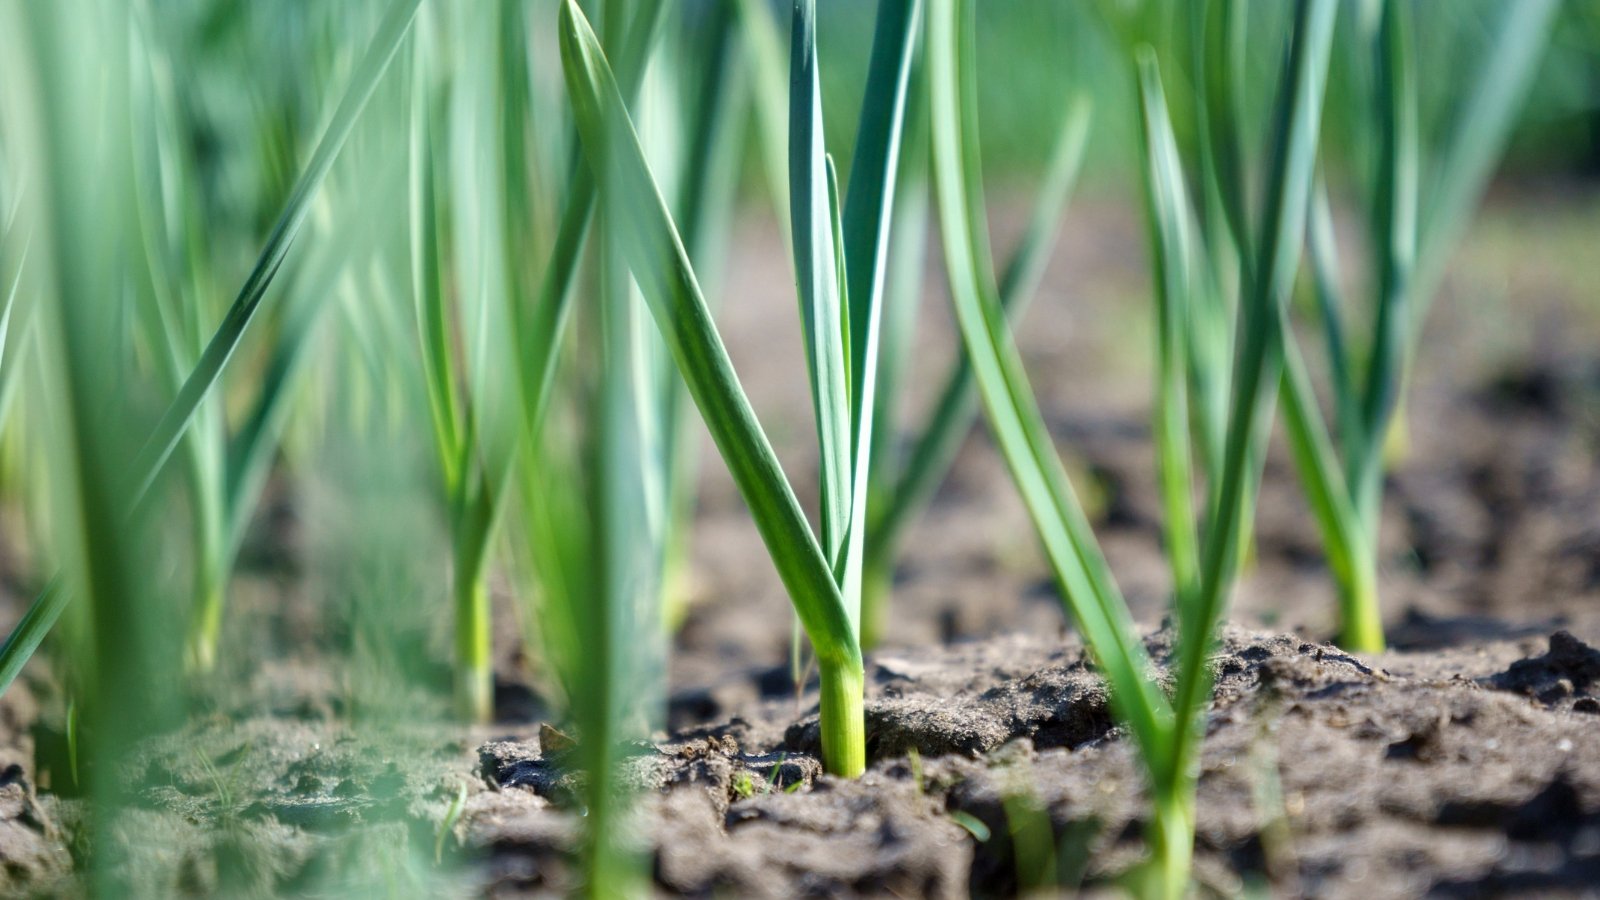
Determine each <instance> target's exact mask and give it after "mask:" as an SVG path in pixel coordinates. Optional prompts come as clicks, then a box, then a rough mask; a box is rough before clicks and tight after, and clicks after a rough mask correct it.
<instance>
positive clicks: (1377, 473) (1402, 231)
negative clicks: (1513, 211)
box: [1346, 0, 1420, 535]
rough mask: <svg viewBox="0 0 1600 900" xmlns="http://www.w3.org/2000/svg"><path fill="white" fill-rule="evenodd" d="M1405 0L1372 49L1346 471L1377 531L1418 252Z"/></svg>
mask: <svg viewBox="0 0 1600 900" xmlns="http://www.w3.org/2000/svg"><path fill="white" fill-rule="evenodd" d="M1409 9H1410V6H1409V4H1408V3H1407V2H1406V0H1388V2H1386V3H1384V5H1383V11H1382V16H1381V19H1380V21H1379V26H1378V35H1377V40H1376V41H1375V44H1376V47H1375V53H1374V56H1375V57H1376V60H1375V62H1376V65H1375V69H1376V71H1377V90H1376V93H1377V96H1376V97H1375V98H1374V99H1375V103H1374V104H1373V106H1374V108H1375V111H1376V118H1377V121H1376V122H1375V123H1374V125H1375V128H1374V130H1375V131H1376V132H1377V135H1378V159H1377V178H1376V182H1375V184H1374V185H1373V189H1374V197H1373V221H1374V227H1373V235H1374V246H1375V250H1376V254H1377V281H1378V284H1377V298H1376V299H1377V315H1376V321H1375V322H1374V324H1373V332H1372V354H1371V358H1370V360H1369V361H1368V365H1367V372H1366V382H1365V384H1364V385H1363V386H1362V392H1361V397H1360V404H1361V407H1360V409H1361V415H1360V419H1359V426H1360V428H1361V438H1360V440H1357V441H1354V442H1352V443H1351V444H1350V445H1348V448H1347V450H1348V453H1349V456H1348V458H1347V460H1346V477H1347V479H1348V482H1349V487H1350V491H1351V495H1350V496H1351V500H1352V501H1353V504H1354V507H1355V512H1356V515H1357V516H1359V517H1360V519H1361V521H1362V523H1363V525H1364V527H1365V529H1366V531H1367V532H1368V533H1369V534H1372V535H1376V534H1377V528H1378V522H1377V516H1378V502H1379V499H1380V497H1381V495H1382V475H1383V441H1384V437H1385V436H1386V434H1387V433H1388V428H1389V419H1390V416H1391V415H1392V413H1393V412H1394V408H1395V403H1396V401H1397V400H1398V398H1399V396H1400V384H1401V380H1402V378H1403V372H1404V368H1405V366H1406V358H1407V356H1408V355H1409V353H1408V349H1407V348H1408V347H1410V346H1411V344H1412V341H1411V332H1412V330H1413V328H1414V325H1415V322H1414V313H1413V312H1412V310H1411V306H1412V303H1411V297H1412V293H1411V279H1412V276H1413V269H1414V267H1415V263H1416V256H1417V192H1418V180H1419V178H1420V174H1419V172H1418V168H1419V161H1418V156H1419V152H1420V151H1419V146H1418V134H1417V130H1418V124H1417V87H1416V78H1415V75H1414V74H1413V71H1412V58H1413V57H1414V56H1415V55H1416V52H1415V47H1414V45H1413V43H1412V41H1411V24H1410V12H1409Z"/></svg>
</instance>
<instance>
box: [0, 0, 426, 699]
mask: <svg viewBox="0 0 1600 900" xmlns="http://www.w3.org/2000/svg"><path fill="white" fill-rule="evenodd" d="M420 2H421V0H395V2H394V4H393V5H392V6H391V7H390V8H389V11H388V13H387V14H386V15H385V16H384V19H383V21H382V22H380V23H379V25H378V29H377V32H376V33H375V35H374V37H373V40H372V43H371V45H370V46H369V47H368V49H367V52H366V55H365V56H364V57H363V58H362V60H361V63H360V64H359V65H358V66H357V67H356V69H355V72H354V74H353V75H352V76H351V79H350V84H349V86H348V87H347V88H346V89H345V94H344V97H343V99H341V100H340V102H339V106H338V108H337V109H336V110H335V111H334V115H333V118H332V119H331V120H330V121H329V124H328V127H327V129H326V130H325V131H324V132H323V136H322V139H321V141H319V142H318V144H317V147H316V149H315V150H314V151H313V152H312V155H311V160H310V162H309V163H307V166H306V169H305V171H304V172H303V173H302V175H301V177H300V180H299V181H298V182H297V183H296V186H295V189H294V191H293V192H292V193H291V195H290V197H289V200H288V202H287V203H286V204H285V206H284V209H283V212H282V213H281V214H280V216H279V218H278V222H277V224H276V225H275V226H274V227H273V230H272V232H271V234H270V235H269V236H268V238H267V243H266V246H265V247H264V248H263V250H262V252H261V255H260V257H259V258H258V259H257V261H256V264H255V267H254V268H253V269H252V270H251V272H250V275H249V277H248V278H247V279H246V280H245V284H244V287H243V288H241V289H240V291H239V295H238V297H237V298H236V299H235V300H234V303H233V305H232V306H231V307H230V308H229V310H228V313H227V315H226V316H225V317H224V319H223V321H222V324H221V325H220V326H219V327H218V329H217V331H216V334H215V335H214V336H213V337H212V339H211V341H210V343H208V344H207V345H206V349H205V352H204V353H203V354H202V355H201V357H200V361H199V363H198V364H197V365H196V367H195V369H194V371H193V372H192V373H190V375H189V377H188V379H186V380H185V381H184V384H183V387H182V388H181V389H180V390H179V392H178V395H177V396H176V397H175V398H174V399H173V401H172V403H171V405H170V406H169V407H168V408H167V411H166V413H165V414H164V415H163V416H162V417H161V420H160V421H159V422H158V423H157V425H156V427H155V430H154V431H153V432H152V434H151V435H150V437H149V438H148V439H147V441H146V442H145V445H144V447H143V448H142V449H141V450H140V452H139V454H138V456H137V457H136V458H135V459H134V461H133V464H132V466H131V468H130V469H129V470H128V473H127V475H128V482H129V483H130V484H131V485H133V486H134V488H133V496H134V497H135V498H136V501H135V502H136V503H142V501H143V500H144V498H146V497H148V496H149V493H150V487H151V485H153V484H154V483H155V480H156V478H157V477H158V476H159V475H160V473H161V470H162V468H163V467H164V466H165V465H166V462H167V460H168V459H169V458H170V457H171V455H172V451H173V449H174V448H176V447H177V444H178V441H179V439H180V438H181V437H182V435H183V432H184V430H185V429H186V428H187V426H188V424H189V421H190V419H191V418H192V417H193V416H194V414H195V411H196V410H197V409H198V408H199V407H200V404H201V402H202V401H203V400H204V399H205V396H206V393H207V392H208V391H209V390H210V388H211V386H212V385H213V384H215V382H216V380H217V378H218V377H219V376H220V375H221V374H222V369H223V367H224V366H225V365H226V364H227V361H228V359H229V358H230V357H231V356H232V355H233V351H234V349H235V348H237V347H238V345H239V342H240V341H241V340H242V339H243V337H244V332H245V330H246V328H247V327H248V326H249V324H250V322H251V320H252V318H253V317H254V315H255V313H256V311H257V309H258V308H259V307H260V305H261V302H262V300H263V298H264V297H265V296H266V292H267V289H268V288H269V287H270V286H271V285H272V281H273V278H274V277H275V276H276V275H277V273H278V269H279V268H280V267H281V266H282V265H283V260H284V257H285V256H286V255H287V254H288V252H289V247H290V245H291V244H292V243H293V241H294V238H295V236H296V235H297V234H298V233H299V229H300V226H301V224H302V223H303V222H304V221H305V217H306V215H307V214H308V213H309V212H310V209H311V201H312V199H313V197H314V196H315V194H316V191H317V188H319V187H320V186H321V184H322V181H323V179H324V178H326V177H327V174H328V171H329V170H330V169H331V168H332V167H333V162H334V160H335V158H337V156H338V153H339V149H340V148H341V147H342V146H343V145H344V142H345V139H346V138H348V137H349V136H350V131H351V129H352V128H353V127H354V125H355V120H356V119H357V117H358V116H359V115H360V113H361V110H362V109H363V108H364V107H365V105H366V102H367V100H368V99H370V98H371V96H372V94H373V91H374V90H376V88H377V84H378V81H379V79H380V78H381V77H382V76H383V73H384V71H385V70H386V69H387V67H388V64H389V61H390V60H391V59H392V58H393V57H394V54H395V52H396V51H397V50H398V49H399V47H400V42H401V40H402V39H403V38H404V37H405V34H406V31H407V29H409V27H410V25H411V20H412V18H413V16H414V15H415V13H416V10H417V6H418V4H419V3H420ZM66 601H67V592H66V591H63V590H61V585H60V583H59V581H58V580H57V579H54V578H52V579H51V582H50V585H49V586H48V587H46V588H45V590H44V591H43V592H42V593H41V594H40V595H39V596H38V597H37V598H35V600H34V601H33V603H32V604H31V605H30V606H29V608H28V611H27V613H26V614H24V616H23V617H22V619H21V621H19V622H18V623H17V626H16V628H15V629H13V630H12V633H11V635H10V636H9V637H8V638H7V639H6V642H5V645H4V646H0V692H3V691H4V690H5V689H6V688H8V687H10V685H11V682H12V680H13V679H15V678H16V676H17V674H18V673H19V672H21V670H22V666H23V665H24V664H26V663H27V661H28V659H29V657H31V656H32V655H33V652H34V650H36V649H37V648H38V646H39V644H40V643H41V642H42V641H43V640H44V637H45V635H46V634H48V633H49V631H50V629H51V628H52V627H53V626H54V625H55V622H56V619H57V618H59V617H60V614H61V610H62V609H63V608H64V606H65V604H66Z"/></svg>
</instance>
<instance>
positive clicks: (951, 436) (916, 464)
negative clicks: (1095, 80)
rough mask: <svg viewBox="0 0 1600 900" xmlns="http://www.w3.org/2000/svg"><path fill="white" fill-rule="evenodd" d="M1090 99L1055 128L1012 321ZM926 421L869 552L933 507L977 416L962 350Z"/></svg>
mask: <svg viewBox="0 0 1600 900" xmlns="http://www.w3.org/2000/svg"><path fill="white" fill-rule="evenodd" d="M1091 109H1092V106H1091V101H1090V100H1089V96H1088V95H1087V94H1084V93H1079V94H1075V95H1073V97H1072V99H1071V100H1070V101H1069V102H1068V104H1067V106H1066V109H1065V114H1064V115H1063V117H1062V119H1061V124H1060V127H1059V129H1058V131H1057V135H1056V142H1055V146H1054V148H1053V149H1052V151H1051V154H1050V162H1049V166H1048V169H1047V170H1046V174H1045V178H1044V181H1043V183H1042V184H1041V185H1040V187H1039V191H1038V194H1037V197H1036V199H1035V202H1034V204H1033V209H1032V214H1031V215H1030V216H1029V218H1028V226H1027V230H1026V231H1024V232H1023V236H1022V238H1021V239H1020V240H1019V241H1018V242H1017V246H1016V248H1015V249H1014V250H1013V251H1012V255H1011V258H1010V260H1009V261H1008V262H1007V264H1006V268H1005V274H1004V275H1003V276H1002V277H1001V281H1000V288H999V290H1000V306H1001V308H1002V309H1003V310H1004V311H1005V314H1006V318H1007V320H1008V321H1009V322H1010V323H1013V324H1014V323H1016V322H1017V321H1019V320H1020V319H1021V317H1022V315H1023V313H1024V312H1026V311H1027V308H1028V305H1029V304H1030V303H1031V302H1032V300H1033V298H1034V295H1035V294H1036V293H1037V289H1038V284H1039V280H1040V278H1041V277H1042V276H1043V274H1044V269H1045V264H1046V263H1047V262H1049V259H1050V250H1051V249H1052V248H1053V247H1054V246H1055V238H1056V235H1057V234H1058V233H1059V231H1060V223H1061V217H1062V212H1063V210H1064V209H1065V207H1066V205H1067V201H1068V199H1069V198H1070V197H1071V195H1072V188H1073V186H1074V185H1075V184H1076V183H1077V179H1078V173H1079V172H1080V171H1081V169H1082V166H1083V158H1084V150H1085V148H1086V147H1087V146H1088V138H1089V123H1090V119H1091ZM937 397H938V399H937V400H935V401H934V405H933V411H932V412H931V413H929V415H928V419H927V423H926V424H925V425H924V426H923V427H922V428H921V429H918V430H917V431H915V432H914V433H915V434H916V435H917V438H916V442H915V444H914V445H913V446H912V450H911V453H910V456H909V457H908V461H907V463H906V467H905V470H904V471H903V472H902V473H901V475H900V477H899V478H898V479H897V480H896V482H895V485H894V487H893V489H892V493H891V495H890V498H889V501H888V505H887V506H886V507H884V509H883V512H882V513H881V514H880V515H878V516H877V517H876V520H875V521H874V522H872V523H870V524H869V527H868V529H867V539H868V540H869V541H872V542H874V543H876V544H878V545H879V546H880V548H881V549H880V550H877V551H874V550H869V551H868V556H869V557H874V558H876V557H877V555H878V554H879V553H892V552H893V550H892V546H893V545H894V544H896V543H897V541H898V538H899V536H900V535H901V534H903V533H904V531H905V529H906V527H907V526H909V524H910V521H911V519H912V517H913V516H914V515H915V514H916V513H917V511H919V510H921V509H923V508H924V507H926V506H927V505H928V502H929V501H930V500H931V499H932V498H933V494H934V492H935V491H937V490H938V488H939V485H940V484H941V483H943V482H944V479H945V476H946V474H948V473H949V471H950V467H951V465H953V464H954V462H955V457H956V453H957V452H959V451H960V449H961V443H962V442H963V441H964V440H966V437H967V435H968V434H969V433H971V431H972V426H973V424H974V423H975V422H976V421H977V418H978V415H979V411H980V410H979V398H978V391H977V388H976V386H975V385H974V378H973V370H972V362H971V360H970V359H968V357H967V354H966V351H965V350H963V351H962V352H961V354H960V356H959V358H958V359H957V360H956V362H955V363H954V364H953V365H952V366H951V369H950V372H949V374H948V375H947V376H946V378H945V380H944V386H943V387H942V388H941V389H940V390H939V393H938V394H937Z"/></svg>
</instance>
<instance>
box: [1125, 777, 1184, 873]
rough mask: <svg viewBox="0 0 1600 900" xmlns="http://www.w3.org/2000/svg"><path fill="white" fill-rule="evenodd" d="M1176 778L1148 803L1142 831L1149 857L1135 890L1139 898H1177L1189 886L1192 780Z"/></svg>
mask: <svg viewBox="0 0 1600 900" xmlns="http://www.w3.org/2000/svg"><path fill="white" fill-rule="evenodd" d="M1178 781H1179V783H1178V784H1177V785H1174V786H1173V787H1172V788H1171V789H1168V790H1163V791H1161V792H1160V793H1159V794H1158V796H1157V797H1156V798H1155V803H1154V804H1153V805H1152V809H1151V813H1152V815H1151V819H1150V823H1149V826H1148V828H1147V829H1146V832H1145V843H1146V844H1148V845H1149V848H1150V858H1149V861H1148V865H1147V868H1146V869H1145V870H1144V872H1143V873H1142V874H1143V876H1144V877H1143V882H1142V883H1141V884H1140V885H1138V891H1137V893H1138V894H1139V896H1142V897H1160V898H1164V900H1177V898H1180V897H1182V896H1183V895H1184V894H1185V893H1186V892H1187V891H1188V888H1189V873H1190V868H1191V866H1192V864H1193V862H1194V779H1193V778H1190V777H1188V776H1182V775H1180V776H1179V779H1178Z"/></svg>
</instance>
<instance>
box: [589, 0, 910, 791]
mask: <svg viewBox="0 0 1600 900" xmlns="http://www.w3.org/2000/svg"><path fill="white" fill-rule="evenodd" d="M919 12H920V4H919V3H918V2H916V0H909V2H891V3H885V4H883V6H882V7H881V8H880V12H879V19H878V30H877V37H876V38H875V40H874V48H873V56H872V61H871V64H870V70H869V75H868V82H867V93H866V101H865V103H864V104H863V114H862V119H861V122H862V127H861V129H860V131H859V133H858V140H857V149H856V151H855V157H854V163H853V167H852V172H853V175H852V179H853V180H852V188H851V192H850V195H849V197H848V198H847V205H846V206H845V207H844V209H843V211H842V212H841V211H840V208H839V202H838V192H837V189H836V188H834V186H833V181H832V179H831V178H830V177H829V174H830V173H829V168H830V167H829V165H828V163H827V160H826V158H825V157H824V156H823V153H822V132H821V99H820V92H819V88H818V81H817V71H816V45H815V28H814V26H815V7H814V5H813V4H812V3H809V2H804V0H801V2H797V3H796V5H795V18H794V32H793V41H792V45H791V70H790V75H791V84H792V86H793V88H794V89H793V90H792V92H791V96H790V130H789V137H790V148H791V150H790V153H791V156H790V179H791V189H790V194H791V197H792V212H791V216H792V227H793V233H794V244H795V251H796V252H795V257H796V270H797V272H798V277H799V281H800V284H801V288H800V296H801V311H802V323H803V329H804V333H805V336H806V347H807V368H808V372H809V374H810V383H811V386H812V395H813V405H814V409H815V410H816V412H817V419H818V433H819V442H820V444H821V447H822V460H823V463H822V465H823V478H822V482H823V486H824V487H823V497H822V504H821V508H822V529H821V532H822V533H821V539H820V540H819V538H818V535H817V534H816V533H815V532H813V531H812V529H811V527H810V525H809V524H807V522H806V520H805V517H804V515H803V514H802V512H801V510H800V506H799V503H798V502H797V501H796V499H795V496H794V492H793V490H792V489H791V487H790V486H789V482H788V480H787V479H786V478H785V477H784V475H783V472H782V469H781V467H780V466H779V464H778V462H777V459H776V457H775V456H774V455H773V452H772V449H771V445H770V444H769V442H768V441H767V439H766V436H765V434H764V432H763V431H762V429H761V427H760V425H759V423H758V422H757V421H756V418H755V414H754V411H753V410H751V408H750V404H749V401H748V400H747V399H746V398H745V395H744V391H743V389H742V388H741V387H740V386H739V383H738V379H737V376H735V374H734V372H733V366H732V363H731V361H730V360H729V359H728V355H727V350H726V348H725V347H724V346H723V343H722V340H721V338H720V336H719V335H718V334H717V331H716V328H715V326H714V324H713V323H712V320H711V316H710V313H709V311H708V309H707V307H706V303H705V299H704V297H703V296H702V294H701V290H700V287H699V284H698V282H697V280H696V278H695V274H694V271H693V269H692V267H691V265H690V262H689V259H688V257H687V254H686V253H685V251H684V248H683V244H682V242H681V240H680V239H679V237H678V233H677V229H676V226H675V225H674V223H673V220H672V216H671V215H670V213H669V212H668V210H667V208H666V205H665V204H664V202H663V201H662V199H661V194H660V191H659V190H658V189H657V187H656V185H655V183H654V180H653V178H652V176H651V173H650V170H649V167H648V165H647V163H646V161H645V157H644V154H643V151H642V149H641V147H640V144H639V140H638V137H637V136H636V134H635V132H634V128H633V124H632V122H631V120H630V118H629V115H628V112H627V108H626V106H625V105H624V104H623V102H622V97H621V94H620V92H619V91H618V89H617V86H616V80H615V78H614V76H613V75H612V72H611V67H610V65H609V64H608V63H607V61H606V57H605V53H604V51H603V50H602V48H601V44H600V41H599V40H598V38H596V37H595V35H594V32H593V31H592V30H591V29H590V27H589V25H588V22H587V20H586V19H585V18H584V16H583V13H582V11H581V10H579V9H578V7H577V6H576V4H575V3H574V2H571V0H567V2H565V3H563V5H562V10H561V48H562V61H563V65H564V68H565V71H566V76H567V88H568V92H569V95H570V97H571V101H572V107H573V110H574V114H575V117H576V120H577V124H578V131H579V134H580V135H581V136H582V139H583V148H584V155H585V158H586V159H587V160H588V162H589V166H590V168H591V170H592V171H594V172H595V173H596V176H597V180H598V182H599V184H600V187H601V191H602V193H603V194H604V195H605V197H606V200H607V206H608V209H614V210H620V211H622V214H621V215H619V216H617V218H616V220H615V224H616V225H618V226H619V235H618V237H619V241H620V243H621V246H622V249H623V255H624V257H625V258H626V259H627V261H628V263H629V267H630V269H631V270H632V272H633V276H634V279H635V281H636V282H637V283H638V285H639V287H640V290H641V293H642V294H643V296H644V298H645V301H646V302H647V303H648V304H649V307H650V311H651V313H652V315H653V316H654V318H655V320H656V324H657V326H658V328H659V329H660V331H661V333H662V335H663V337H664V338H665V339H666V343H667V346H668V348H669V349H670V350H671V352H672V356H673V358H674V360H675V361H676V363H677V365H678V369H679V372H680V373H682V375H683V377H684V380H685V381H686V382H687V385H688V389H689V392H690V395H691V396H692V397H693V398H694V400H695V403H696V405H697V406H698V407H699V408H700V411H701V415H702V417H703V418H704V419H705V421H706V424H707V426H708V427H709V428H710V431H711V434H712V437H713V439H714V441H715V442H716V444H717V447H718V449H719V451H720V452H721V453H722V456H723V458H724V460H726V461H727V463H728V465H729V468H730V469H731V471H732V473H733V476H734V480H735V482H736V484H737V485H738V486H739V489H740V492H741V493H742V494H743V496H744V498H745V501H746V503H748V504H749V506H750V508H751V511H752V513H753V515H754V517H755V520H756V525H757V528H758V530H759V531H760V532H761V535H762V538H763V539H764V541H765V542H766V545H767V548H768V550H769V552H770V553H771V554H772V557H773V561H774V563H775V564H776V566H777V568H778V573H779V575H780V577H781V578H782V580H783V582H784V584H785V586H786V587H787V588H788V590H789V595H790V598H791V600H792V601H793V602H794V605H795V609H796V612H797V613H798V614H799V617H800V620H801V622H802V624H803V625H804V627H805V629H806V632H807V634H808V635H809V636H810V639H811V642H812V645H813V648H814V649H815V651H816V655H817V659H818V664H819V672H820V675H821V679H822V697H821V716H822V735H823V738H822V742H823V757H824V762H825V764H826V765H827V767H828V769H829V771H831V772H833V773H835V774H839V775H845V776H855V775H858V774H860V773H861V772H862V771H863V769H864V768H865V765H866V746H865V735H864V733H863V720H862V688H863V680H862V679H863V674H862V667H861V651H860V644H859V635H858V630H857V629H858V624H857V623H858V618H859V614H860V605H859V602H860V585H861V577H860V571H861V546H862V543H863V536H862V533H861V532H862V530H863V527H862V522H863V520H864V517H865V500H866V490H865V475H866V471H867V468H868V464H867V459H868V457H867V453H868V451H869V442H868V440H867V439H866V436H867V435H868V434H869V433H870V428H871V424H872V412H873V409H872V399H873V397H874V396H875V394H874V389H873V383H874V378H875V371H876V364H877V340H878V338H877V334H876V332H877V330H878V319H879V307H880V303H879V298H880V295H881V293H882V287H881V284H882V272H883V260H884V251H885V248H886V246H887V243H886V236H887V233H888V225H889V221H888V220H889V215H890V209H891V206H892V199H893V196H894V184H895V175H896V170H897V165H896V164H897V162H898V152H897V150H898V142H899V137H900V131H901V122H902V117H903V112H904V108H905V95H906V84H907V81H908V73H909V68H910V58H911V46H912V43H913V38H914V36H915V34H916V24H917V20H918V14H919ZM852 298H853V299H852Z"/></svg>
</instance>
